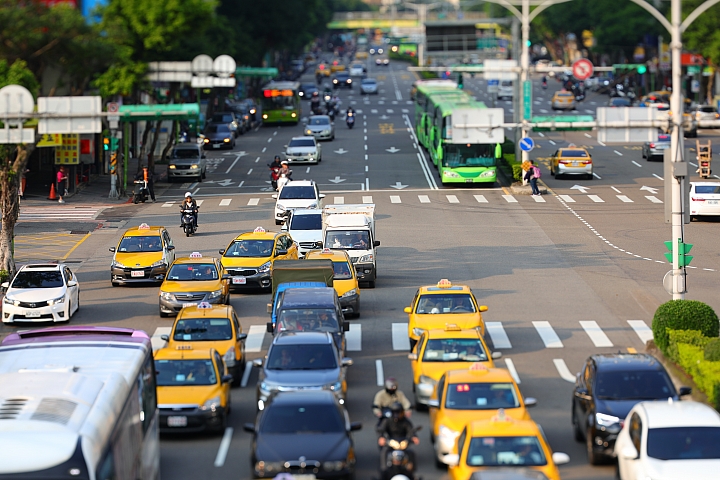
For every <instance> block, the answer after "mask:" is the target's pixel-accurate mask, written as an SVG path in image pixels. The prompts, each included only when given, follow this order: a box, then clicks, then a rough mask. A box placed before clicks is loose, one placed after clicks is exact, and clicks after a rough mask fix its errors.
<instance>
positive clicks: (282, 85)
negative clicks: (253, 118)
mask: <svg viewBox="0 0 720 480" xmlns="http://www.w3.org/2000/svg"><path fill="white" fill-rule="evenodd" d="M299 92H300V83H299V82H270V83H268V84H267V85H265V87H263V89H262V96H261V97H260V106H261V107H262V120H263V123H298V122H299V121H300V94H299Z"/></svg>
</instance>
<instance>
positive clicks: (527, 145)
mask: <svg viewBox="0 0 720 480" xmlns="http://www.w3.org/2000/svg"><path fill="white" fill-rule="evenodd" d="M533 148H535V142H534V141H533V139H532V138H530V137H524V138H523V139H521V140H520V150H522V151H523V152H529V151H531V150H532V149H533Z"/></svg>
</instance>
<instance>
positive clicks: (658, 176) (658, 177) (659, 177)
mask: <svg viewBox="0 0 720 480" xmlns="http://www.w3.org/2000/svg"><path fill="white" fill-rule="evenodd" d="M653 177H655V178H657V179H658V180H662V181H665V179H664V178H663V177H661V176H660V175H658V174H656V173H653Z"/></svg>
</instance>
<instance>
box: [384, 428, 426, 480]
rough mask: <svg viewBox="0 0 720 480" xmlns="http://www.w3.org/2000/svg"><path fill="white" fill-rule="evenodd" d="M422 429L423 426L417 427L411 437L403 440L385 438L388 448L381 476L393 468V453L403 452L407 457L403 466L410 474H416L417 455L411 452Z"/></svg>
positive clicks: (404, 457) (404, 456)
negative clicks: (415, 437) (415, 438)
mask: <svg viewBox="0 0 720 480" xmlns="http://www.w3.org/2000/svg"><path fill="white" fill-rule="evenodd" d="M421 429H422V426H419V427H415V428H414V429H413V430H412V432H411V433H410V435H409V436H407V437H405V438H401V439H396V438H388V437H387V436H385V440H386V443H385V445H386V447H387V448H385V449H384V458H382V467H381V469H380V476H382V475H383V474H384V473H385V471H386V470H387V469H389V468H391V467H392V466H393V464H392V455H393V452H396V451H401V452H403V453H404V454H405V455H403V460H402V466H403V467H404V468H405V469H406V470H407V471H409V472H412V473H413V475H414V474H415V455H414V452H413V451H412V450H410V446H411V445H413V441H412V438H413V437H414V436H416V434H417V432H418V431H419V430H421Z"/></svg>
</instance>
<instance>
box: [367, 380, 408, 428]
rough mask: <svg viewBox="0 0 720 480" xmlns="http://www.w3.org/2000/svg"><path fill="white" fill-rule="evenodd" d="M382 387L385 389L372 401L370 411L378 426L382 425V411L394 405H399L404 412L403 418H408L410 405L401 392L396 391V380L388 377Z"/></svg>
mask: <svg viewBox="0 0 720 480" xmlns="http://www.w3.org/2000/svg"><path fill="white" fill-rule="evenodd" d="M384 386H385V388H383V389H382V390H380V391H379V392H377V393H376V394H375V398H374V399H373V406H372V409H373V413H374V414H375V416H376V417H378V425H380V423H382V418H383V410H384V409H389V408H391V407H392V405H393V404H395V403H399V404H400V405H401V406H402V407H403V411H405V412H406V413H405V416H407V417H408V418H409V417H410V414H411V410H410V409H411V408H412V404H411V403H410V400H408V399H407V397H406V396H405V394H404V393H403V392H402V391H401V390H398V383H397V380H395V378H393V377H388V378H386V379H385V385H384Z"/></svg>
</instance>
